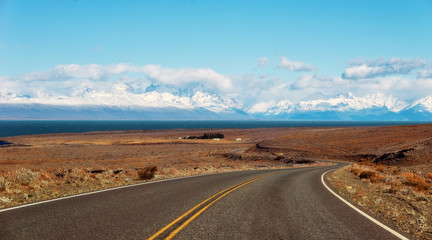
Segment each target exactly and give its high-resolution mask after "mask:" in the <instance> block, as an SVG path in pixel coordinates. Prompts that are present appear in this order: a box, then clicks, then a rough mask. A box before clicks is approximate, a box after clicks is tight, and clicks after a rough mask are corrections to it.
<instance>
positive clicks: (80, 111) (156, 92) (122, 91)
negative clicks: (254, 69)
mask: <svg viewBox="0 0 432 240" xmlns="http://www.w3.org/2000/svg"><path fill="white" fill-rule="evenodd" d="M0 119H203V120H204V119H316V120H362V121H364V120H374V121H376V120H380V121H383V120H398V121H403V120H416V121H431V120H432V96H427V97H424V98H422V99H419V100H417V101H413V102H409V101H405V100H402V99H399V98H396V97H393V96H387V95H384V94H379V93H378V94H371V95H368V96H364V97H356V96H354V95H353V94H352V93H346V94H339V95H336V96H326V95H324V94H320V93H316V94H313V95H311V96H309V97H307V98H304V99H303V100H301V101H299V102H297V103H292V102H290V101H289V100H282V101H279V102H261V103H257V104H255V105H253V106H246V107H245V106H243V105H242V104H239V103H238V102H236V100H234V99H231V98H224V97H221V96H219V95H217V94H215V93H209V92H206V91H205V90H202V89H199V88H197V89H176V88H167V87H165V86H164V87H160V86H154V85H151V86H150V87H148V88H147V89H146V90H145V91H143V92H137V91H136V90H135V89H134V88H133V87H131V86H129V85H126V84H116V85H114V86H113V87H112V89H111V90H110V91H106V90H105V91H104V90H95V89H91V88H86V89H83V90H82V91H80V92H75V93H73V94H71V95H70V96H54V95H50V94H49V93H44V92H40V93H37V96H33V97H31V96H25V95H24V96H20V95H17V94H14V93H0Z"/></svg>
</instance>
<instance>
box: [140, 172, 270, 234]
mask: <svg viewBox="0 0 432 240" xmlns="http://www.w3.org/2000/svg"><path fill="white" fill-rule="evenodd" d="M267 175H269V174H266V175H264V176H260V177H255V178H252V179H249V180H246V181H244V182H241V183H238V184H236V185H234V186H231V187H229V188H226V189H224V190H222V191H220V192H218V193H216V194H214V195H213V196H211V197H209V198H207V199H206V200H204V201H202V202H201V203H199V204H198V205H196V206H195V207H193V208H191V209H190V210H189V211H187V212H185V213H184V214H183V215H181V216H180V217H178V218H176V219H175V220H174V221H172V222H171V223H169V224H168V225H166V226H165V227H163V228H161V229H160V230H159V231H157V232H156V233H155V234H153V235H152V236H150V237H149V238H147V240H153V239H155V238H157V237H158V236H159V235H160V234H162V233H163V232H165V231H166V230H167V229H169V228H170V227H171V226H173V225H174V224H176V223H177V222H178V221H180V220H182V219H183V218H184V217H186V216H187V215H189V214H190V213H191V212H193V211H194V210H196V209H197V208H199V207H200V206H202V205H203V204H205V203H206V202H208V201H210V200H211V199H213V198H214V197H216V196H218V195H220V194H223V193H225V194H223V195H222V196H221V197H219V198H217V199H216V200H214V201H213V202H211V203H210V204H209V205H207V206H210V205H212V204H213V203H214V202H216V201H217V200H219V199H220V198H222V197H223V196H225V195H227V194H228V193H230V192H232V191H234V190H235V189H237V188H240V187H243V186H244V185H246V184H249V183H251V182H253V181H256V180H259V179H261V178H263V177H266V176H267ZM227 191H229V192H227ZM207 208H208V207H206V209H207ZM201 210H202V209H201ZM202 212H204V211H200V214H201V213H202ZM195 215H196V214H195ZM195 215H194V216H195ZM198 215H199V214H198ZM198 215H197V216H198ZM194 216H192V217H194ZM197 216H195V218H196V217H197ZM195 218H194V219H195ZM190 222H191V221H189V223H190ZM189 223H188V224H189ZM183 225H184V224H182V225H181V226H183ZM186 225H187V224H186ZM186 225H185V226H186ZM181 226H180V227H181ZM185 226H183V228H184V227H185ZM183 228H182V229H183ZM177 229H178V228H177ZM177 229H176V230H177ZM179 231H180V230H179ZM179 231H177V233H178V232H179ZM177 233H176V234H177ZM171 234H172V233H171ZM171 234H170V236H171ZM173 236H174V235H173ZM173 236H172V237H173ZM172 237H171V238H172Z"/></svg>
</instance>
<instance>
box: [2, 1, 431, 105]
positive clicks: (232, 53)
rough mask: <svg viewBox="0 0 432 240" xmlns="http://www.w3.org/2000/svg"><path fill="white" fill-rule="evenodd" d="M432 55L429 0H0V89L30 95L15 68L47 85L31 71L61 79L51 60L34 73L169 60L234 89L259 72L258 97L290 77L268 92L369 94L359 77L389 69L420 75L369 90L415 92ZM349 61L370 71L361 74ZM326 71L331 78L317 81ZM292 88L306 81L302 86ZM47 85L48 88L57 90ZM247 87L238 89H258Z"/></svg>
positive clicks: (296, 96) (373, 77) (377, 77)
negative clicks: (398, 86) (339, 80)
mask: <svg viewBox="0 0 432 240" xmlns="http://www.w3.org/2000/svg"><path fill="white" fill-rule="evenodd" d="M259 59H261V62H260V61H259ZM391 59H393V60H391ZM284 60H285V61H284ZM431 60H432V1H394V0H393V1H384V0H383V1H368V0H366V1H346V0H345V1H253V0H250V1H249V0H248V1H233V0H229V1H220V0H218V1H216V0H215V1H200V0H194V1H190V0H189V1H181V0H176V1H166V0H157V1H156V0H154V1H153V0H146V1H106V0H105V1H84V0H75V1H72V0H68V1H66V0H44V1H12V0H1V1H0V76H1V77H2V80H3V81H4V82H7V86H6V84H5V85H4V86H3V87H1V86H0V92H3V94H6V93H7V92H14V93H16V94H18V95H19V94H27V95H32V94H33V95H34V93H32V91H31V89H27V90H26V91H24V90H22V85H24V84H19V83H20V82H23V81H24V80H23V79H27V80H25V81H27V82H26V85H27V86H30V85H31V86H33V87H34V88H36V87H38V88H43V86H42V85H40V86H39V85H37V84H36V82H46V81H50V82H51V83H52V85H55V83H59V82H61V81H62V78H64V76H61V73H59V72H58V71H57V70H56V71H57V72H56V74H51V75H50V74H48V75H49V76H48V77H47V75H46V74H45V75H44V74H39V75H43V77H39V78H37V77H34V76H33V75H34V74H36V73H47V72H52V71H54V70H53V69H55V67H56V66H59V65H61V66H68V65H71V64H76V65H78V66H88V65H90V64H94V65H98V66H103V67H106V66H114V65H116V64H120V63H125V64H129V65H131V66H147V65H156V66H161V67H162V68H164V69H165V68H166V69H170V70H172V71H180V70H182V69H189V70H191V71H194V70H197V69H210V70H211V71H212V73H211V74H213V72H214V73H215V74H218V75H220V76H223V77H226V78H228V79H229V81H230V82H231V85H230V86H228V85H227V86H228V87H232V88H236V87H237V88H238V87H240V86H245V85H244V84H243V83H244V82H247V81H248V80H247V79H255V80H250V82H253V81H260V80H259V79H264V80H262V81H263V82H262V85H265V86H267V88H268V89H267V91H263V92H262V93H260V94H258V95H260V96H261V95H263V96H261V97H262V98H263V99H262V101H264V95H265V94H268V93H270V92H271V91H272V90H271V88H286V90H285V91H281V92H279V93H277V94H275V95H274V96H275V99H273V100H274V101H280V100H283V98H284V96H287V95H290V96H293V97H292V99H288V100H290V101H294V102H295V101H298V100H300V99H301V96H304V95H307V94H312V93H314V92H323V93H325V94H336V93H338V92H348V91H350V92H356V91H357V92H356V94H358V95H365V94H366V89H368V86H369V85H365V84H364V83H365V82H366V83H370V82H373V81H375V82H383V81H384V82H385V81H387V80H388V79H383V78H386V77H389V78H391V79H393V81H396V80H394V79H395V78H396V77H397V78H398V79H399V80H397V81H398V82H394V84H401V83H400V81H402V82H405V83H406V84H408V83H407V81H416V84H413V86H415V87H412V88H410V89H408V90H407V91H403V90H404V89H395V88H391V87H390V88H388V89H385V88H383V89H382V90H379V88H380V85H379V84H378V85H374V87H375V88H376V89H375V90H376V91H381V92H383V93H385V94H391V95H395V96H397V97H402V98H405V99H408V98H412V99H416V98H420V97H424V96H425V95H427V91H429V90H432V86H429V85H430V83H432V81H429V80H430V78H431V76H432V72H431V71H430V69H432V68H430V61H431ZM259 62H260V63H261V64H259ZM284 64H285V65H284ZM302 64H303V65H304V66H309V68H308V67H306V68H305V67H304V66H303V65H302ZM294 65H296V66H297V67H293V66H294ZM302 66H303V67H302ZM356 66H357V67H362V68H361V69H351V70H355V73H356V74H352V73H347V72H346V71H347V69H348V70H349V68H350V67H351V68H352V67H356ZM383 66H387V67H385V68H383ZM372 68H374V69H375V68H380V70H376V69H375V70H374V69H372ZM365 69H366V70H365ZM401 69H402V70H401ZM357 70H358V71H360V70H362V71H363V70H364V71H369V72H368V73H362V74H357V73H358V71H357ZM356 71H357V72H356ZM137 72H139V73H137ZM420 72H421V74H420ZM110 74H113V73H112V72H109V73H106V74H104V77H105V78H109V79H111V81H112V79H113V78H116V79H124V77H125V75H127V76H128V77H135V76H136V75H137V74H138V75H139V74H143V73H142V72H140V71H135V70H133V71H132V70H127V71H125V72H122V73H121V74H118V73H115V74H113V75H110ZM29 75H32V76H33V77H32V78H31V80H28V76H29ZM72 75H73V74H72ZM107 75H109V76H108V77H107ZM144 75H145V76H144V77H147V78H148V76H149V75H151V74H149V73H148V72H146V73H144ZM55 76H57V77H58V79H55ZM158 76H160V75H158ZM341 76H345V78H343V79H342V80H346V81H345V83H344V84H345V85H344V87H340V86H341V85H340V84H338V83H337V81H336V83H335V81H334V79H335V78H340V77H341ZM419 76H421V77H419ZM44 77H45V78H49V79H43V78H44ZM308 77H311V78H313V79H312V80H308V81H309V83H305V81H306V80H304V81H303V82H301V83H302V84H297V85H296V83H298V82H299V81H302V79H304V78H308ZM67 78H72V79H77V78H79V80H80V81H81V82H80V84H79V85H80V86H83V83H82V79H83V78H86V77H85V76H84V77H76V76H75V75H73V76H71V75H68V76H67ZM150 78H156V80H158V79H157V78H158V77H155V76H150ZM203 78H206V77H203ZM208 78H211V77H208ZM245 78H246V79H245ZM165 79H166V78H165ZM218 79H219V80H220V79H221V78H217V79H216V80H214V81H219V80H218ZM323 79H324V80H323ZM328 79H333V80H331V81H333V83H327V84H324V86H320V83H322V82H323V81H327V80H328ZM347 79H350V80H349V81H351V82H347V81H348V80H347ZM401 79H402V80H401ZM99 80H100V79H99ZM159 80H160V79H159ZM418 80H421V81H423V82H419V81H418ZM28 81H33V82H35V83H34V84H33V85H32V84H27V83H28ZM77 81H78V80H77ZM114 81H115V80H114ZM118 81H121V80H118ZM136 81H140V80H136ZM161 81H162V82H163V83H164V84H172V83H173V82H172V81H176V80H175V79H174V80H172V81H171V80H170V81H168V82H167V81H163V80H161ZM194 81H199V80H194ZM328 81H330V80H328ZM180 82H182V83H183V82H186V83H189V82H188V81H180ZM203 82H204V84H206V83H208V82H211V80H208V81H207V80H205V79H204V81H203ZM306 82H307V81H306ZM359 82H360V83H359ZM99 83H100V82H99ZM104 83H106V81H104ZM308 84H309V85H308ZM329 84H330V85H329ZM331 84H334V86H331ZM356 84H360V85H358V86H357V85H356ZM362 84H363V85H362ZM387 84H388V83H387ZM422 84H423V87H422ZM100 85H103V84H100ZM174 85H176V86H178V87H181V84H174ZM258 85H259V84H258V83H256V84H250V86H248V87H250V88H254V87H255V88H257V86H258ZM288 85H289V86H288ZM337 86H339V88H338V87H337ZM212 87H214V85H211V84H210V85H209V87H208V88H212ZM419 87H420V88H422V91H420V92H419V91H417V89H416V88H419ZM300 88H301V89H302V90H304V91H303V92H299V91H298V89H300ZM19 89H21V90H19ZM356 89H357V90H356ZM369 89H370V88H369ZM44 90H45V91H47V92H50V94H54V95H55V93H56V91H59V90H58V89H57V90H56V89H55V88H49V87H47V88H46V89H44ZM252 90H253V89H252ZM252 90H251V92H250V93H248V92H247V90H245V91H246V92H245V93H244V94H246V93H248V94H257V92H259V91H260V89H255V90H253V91H252ZM290 91H291V92H290ZM214 92H217V93H220V94H221V95H224V96H227V97H233V98H236V97H237V98H238V97H239V96H240V95H242V92H240V91H238V90H227V88H224V89H219V90H214ZM62 94H66V93H65V92H64V91H63V92H62ZM70 94H72V93H70ZM239 101H240V102H242V101H243V104H245V103H244V102H245V101H251V100H250V99H249V100H247V99H246V98H244V99H241V98H240V99H239ZM257 101H258V100H257ZM260 101H261V100H260Z"/></svg>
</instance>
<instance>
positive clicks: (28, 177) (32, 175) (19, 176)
mask: <svg viewBox="0 0 432 240" xmlns="http://www.w3.org/2000/svg"><path fill="white" fill-rule="evenodd" d="M38 175H39V173H37V172H33V171H32V170H30V169H28V168H21V169H18V170H16V172H15V181H16V183H18V184H21V185H29V184H30V183H32V182H34V181H35V180H36V178H37V177H38Z"/></svg>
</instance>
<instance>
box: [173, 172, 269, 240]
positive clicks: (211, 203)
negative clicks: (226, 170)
mask: <svg viewBox="0 0 432 240" xmlns="http://www.w3.org/2000/svg"><path fill="white" fill-rule="evenodd" d="M264 177H266V176H262V177H259V178H256V179H253V180H251V181H249V182H246V183H243V184H241V185H240V186H237V187H235V188H233V189H231V190H229V191H228V192H226V193H224V194H223V195H221V196H219V197H218V198H216V199H215V200H213V201H212V202H210V203H209V204H207V205H206V206H205V207H203V208H202V209H201V210H199V211H198V212H197V213H195V214H194V215H193V216H192V217H190V218H189V219H188V220H187V221H186V222H184V223H183V224H182V225H180V226H179V227H178V228H176V229H175V230H174V231H172V232H171V233H170V234H169V235H168V237H166V238H165V240H169V239H172V238H173V237H174V236H175V235H177V234H178V233H179V232H180V231H181V230H183V228H185V227H186V226H187V225H189V223H191V222H192V221H193V220H194V219H195V218H197V217H198V216H199V215H201V213H203V212H204V211H205V210H207V208H209V207H210V206H211V205H213V204H214V203H215V202H217V201H219V200H220V199H221V198H223V197H225V196H226V195H228V194H229V193H231V192H232V191H234V190H236V189H238V188H241V187H243V186H244V185H247V184H249V183H252V182H255V181H257V180H260V179H262V178H264Z"/></svg>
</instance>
